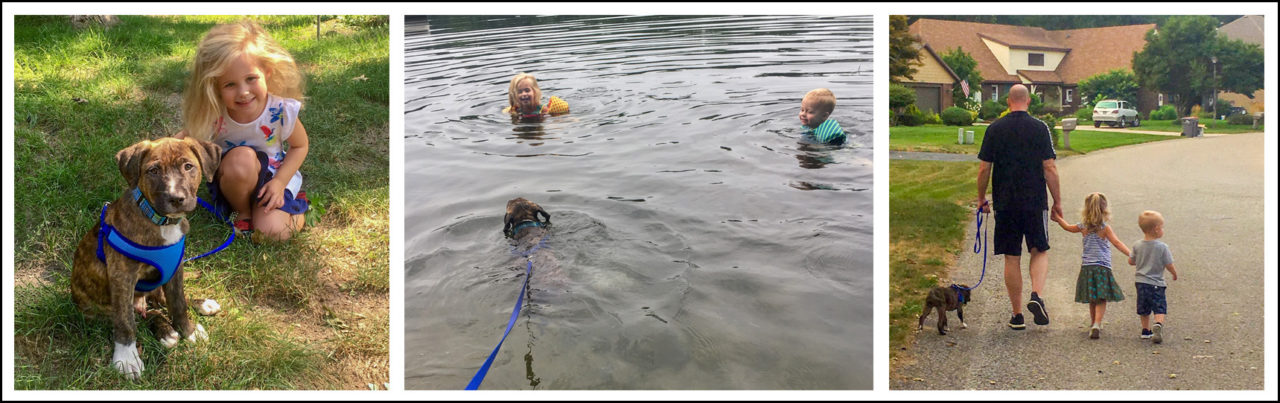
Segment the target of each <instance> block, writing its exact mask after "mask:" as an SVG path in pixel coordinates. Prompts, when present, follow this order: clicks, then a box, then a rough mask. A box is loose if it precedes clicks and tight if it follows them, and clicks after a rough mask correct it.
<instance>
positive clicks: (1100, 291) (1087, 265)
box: [1054, 193, 1133, 339]
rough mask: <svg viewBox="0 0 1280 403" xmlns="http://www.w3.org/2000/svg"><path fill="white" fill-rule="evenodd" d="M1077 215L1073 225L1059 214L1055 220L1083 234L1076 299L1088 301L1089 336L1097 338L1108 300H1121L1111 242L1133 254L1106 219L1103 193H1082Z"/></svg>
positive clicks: (1129, 254) (1064, 227) (1127, 254)
mask: <svg viewBox="0 0 1280 403" xmlns="http://www.w3.org/2000/svg"><path fill="white" fill-rule="evenodd" d="M1080 215H1081V217H1082V220H1081V222H1080V223H1078V224H1075V225H1068V224H1067V220H1066V219H1065V218H1062V217H1055V218H1054V221H1056V222H1057V223H1058V225H1059V226H1061V227H1062V229H1064V230H1067V231H1068V232H1074V233H1080V234H1082V235H1084V251H1083V253H1081V257H1080V275H1079V276H1078V277H1076V302H1080V303H1085V304H1089V321H1090V327H1089V338H1090V339H1097V338H1098V337H1099V335H1100V334H1101V332H1102V315H1103V314H1104V313H1106V312H1107V301H1123V300H1124V293H1123V292H1121V291H1120V284H1119V283H1117V282H1116V277H1115V276H1114V275H1112V273H1111V245H1115V246H1116V249H1119V250H1120V252H1123V253H1124V254H1125V256H1132V254H1133V252H1132V251H1130V250H1129V247H1127V246H1125V245H1124V242H1120V238H1118V237H1116V233H1115V231H1112V230H1111V227H1110V226H1108V225H1107V221H1111V210H1110V209H1109V208H1108V207H1107V196H1106V195H1103V194H1102V193H1093V194H1090V195H1089V196H1087V197H1085V198H1084V210H1081V211H1080ZM1108 242H1110V245H1109V244H1108Z"/></svg>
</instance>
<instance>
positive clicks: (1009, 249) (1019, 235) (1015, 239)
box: [992, 209, 1049, 256]
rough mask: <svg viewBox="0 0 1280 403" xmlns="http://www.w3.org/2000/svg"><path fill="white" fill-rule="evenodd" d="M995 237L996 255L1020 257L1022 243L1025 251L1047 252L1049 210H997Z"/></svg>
mask: <svg viewBox="0 0 1280 403" xmlns="http://www.w3.org/2000/svg"><path fill="white" fill-rule="evenodd" d="M995 214H996V227H995V236H994V239H992V241H993V242H994V243H995V244H994V245H995V251H994V254H996V255H1009V256H1022V242H1023V240H1024V239H1025V240H1026V243H1027V250H1031V249H1033V248H1034V249H1036V250H1039V251H1041V252H1044V251H1048V250H1049V210H1048V209H1045V210H1039V211H1036V210H997V211H996V212H995Z"/></svg>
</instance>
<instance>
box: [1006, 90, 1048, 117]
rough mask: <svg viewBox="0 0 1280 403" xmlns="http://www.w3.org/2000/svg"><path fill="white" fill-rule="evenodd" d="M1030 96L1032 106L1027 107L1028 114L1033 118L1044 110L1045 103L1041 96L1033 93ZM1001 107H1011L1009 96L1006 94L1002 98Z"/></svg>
mask: <svg viewBox="0 0 1280 403" xmlns="http://www.w3.org/2000/svg"><path fill="white" fill-rule="evenodd" d="M1030 95H1031V104H1030V105H1027V113H1030V114H1031V115H1032V116H1036V115H1039V114H1040V112H1041V109H1044V101H1043V100H1041V99H1040V95H1038V94H1036V93H1034V92H1033V93H1031V94H1030ZM1000 105H1001V106H1004V107H1006V108H1007V107H1008V106H1009V94H1004V95H1002V96H1000Z"/></svg>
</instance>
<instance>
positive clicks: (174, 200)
mask: <svg viewBox="0 0 1280 403" xmlns="http://www.w3.org/2000/svg"><path fill="white" fill-rule="evenodd" d="M186 201H187V198H186V197H185V196H170V197H169V204H172V205H173V206H174V207H182V204H183V203H186Z"/></svg>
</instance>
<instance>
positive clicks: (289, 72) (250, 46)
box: [182, 21, 303, 141]
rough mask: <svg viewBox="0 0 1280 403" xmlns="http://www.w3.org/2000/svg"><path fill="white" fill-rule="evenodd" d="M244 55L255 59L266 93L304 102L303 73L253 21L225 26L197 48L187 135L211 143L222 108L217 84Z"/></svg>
mask: <svg viewBox="0 0 1280 403" xmlns="http://www.w3.org/2000/svg"><path fill="white" fill-rule="evenodd" d="M242 55H249V56H252V57H253V58H254V59H255V60H254V61H255V62H256V63H258V67H259V68H261V69H262V70H263V72H264V73H265V74H266V75H267V77H265V79H266V84H267V91H268V92H269V93H271V94H273V95H276V96H280V97H285V98H293V99H296V100H298V102H302V101H303V95H302V92H303V91H302V90H303V83H302V73H301V72H300V71H298V65H297V64H296V63H294V61H293V56H292V55H290V54H289V52H288V51H287V50H285V49H284V48H283V47H281V46H280V44H278V43H276V41H275V40H273V39H271V35H269V34H268V33H267V31H266V30H264V29H262V27H260V26H258V24H257V23H255V22H253V21H241V22H237V23H231V24H222V25H218V26H216V27H213V29H211V30H209V33H208V34H205V36H204V39H201V40H200V45H198V46H197V47H196V57H195V61H194V62H193V63H192V66H191V77H190V80H189V81H188V82H187V88H186V90H185V91H184V92H183V94H182V120H183V123H182V125H183V129H184V130H185V131H186V132H187V135H189V136H193V137H195V138H198V139H201V140H205V141H209V140H211V138H212V137H213V130H214V127H213V125H214V124H215V122H217V120H218V118H220V117H222V113H223V112H224V111H225V110H226V106H225V105H222V98H221V97H220V96H219V93H218V88H217V85H218V83H217V81H218V76H221V75H222V73H223V70H225V69H226V66H227V64H228V63H229V62H230V61H232V60H235V59H236V58H239V57H240V56H242Z"/></svg>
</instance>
